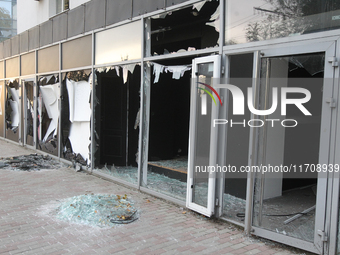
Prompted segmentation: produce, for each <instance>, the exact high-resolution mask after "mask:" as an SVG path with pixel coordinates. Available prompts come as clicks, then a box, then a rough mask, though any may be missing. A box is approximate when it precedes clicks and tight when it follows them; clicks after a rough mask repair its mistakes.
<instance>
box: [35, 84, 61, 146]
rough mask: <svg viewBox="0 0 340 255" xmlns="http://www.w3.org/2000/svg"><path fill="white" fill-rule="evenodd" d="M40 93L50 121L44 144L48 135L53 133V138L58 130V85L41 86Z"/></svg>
mask: <svg viewBox="0 0 340 255" xmlns="http://www.w3.org/2000/svg"><path fill="white" fill-rule="evenodd" d="M40 92H41V95H42V98H43V102H44V105H45V108H46V111H47V114H48V117H49V118H50V119H52V120H51V122H50V126H49V127H48V132H46V134H45V137H44V139H43V142H46V139H47V138H48V137H49V135H50V134H51V133H52V132H53V131H54V134H53V135H54V136H55V135H56V134H57V130H58V128H57V127H58V116H59V110H58V98H59V97H60V90H59V83H56V84H53V85H46V86H41V87H40Z"/></svg>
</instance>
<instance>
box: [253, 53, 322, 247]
mask: <svg viewBox="0 0 340 255" xmlns="http://www.w3.org/2000/svg"><path fill="white" fill-rule="evenodd" d="M324 61H325V59H324V54H309V55H300V56H292V57H280V58H263V59H262V68H261V85H260V109H269V108H270V107H271V106H272V92H273V87H276V88H278V89H279V90H281V89H282V88H292V87H300V88H305V89H307V90H309V91H310V93H311V100H310V101H309V102H307V103H305V104H304V106H305V107H306V108H307V109H308V111H310V112H311V114H312V115H311V116H308V115H307V116H306V115H304V114H303V113H302V112H301V111H300V109H299V108H297V107H296V106H295V105H294V104H289V105H287V115H286V116H281V112H280V110H281V109H278V110H276V111H275V112H274V113H273V114H271V119H279V120H283V119H294V120H295V121H297V123H298V125H297V126H296V127H294V128H287V127H283V126H282V125H280V124H279V125H275V126H274V127H273V126H272V125H271V124H270V125H269V124H266V125H265V126H264V127H262V128H259V134H260V141H262V142H261V143H260V144H259V149H258V151H259V155H258V158H259V159H258V160H259V162H258V164H262V165H267V166H268V165H271V166H280V165H283V166H290V165H297V166H299V165H304V164H318V163H319V160H318V159H319V144H320V129H321V110H322V96H323V75H324V74H323V72H324V70H323V68H324ZM288 98H301V93H289V95H288ZM257 118H261V117H257ZM262 118H263V120H265V119H264V117H262ZM278 123H279V122H278ZM286 124H287V125H292V123H290V124H288V123H286ZM317 177H318V175H317V173H316V172H314V173H313V172H307V173H302V174H300V173H292V174H290V173H285V172H282V171H279V172H275V173H266V174H261V173H258V174H256V181H255V199H254V218H253V224H254V225H255V226H258V227H261V228H265V229H268V230H271V231H274V232H277V233H281V234H283V235H287V236H291V237H295V238H299V239H302V240H306V241H310V242H313V240H314V225H315V204H316V190H317ZM301 213H302V214H301ZM297 214H299V216H300V217H298V218H297V219H295V220H294V221H291V222H289V221H288V222H286V220H289V219H291V218H292V217H293V216H295V215H297Z"/></svg>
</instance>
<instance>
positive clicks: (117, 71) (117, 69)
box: [115, 66, 120, 77]
mask: <svg viewBox="0 0 340 255" xmlns="http://www.w3.org/2000/svg"><path fill="white" fill-rule="evenodd" d="M119 68H120V67H119V66H115V69H116V74H117V76H118V77H119V76H120V74H119Z"/></svg>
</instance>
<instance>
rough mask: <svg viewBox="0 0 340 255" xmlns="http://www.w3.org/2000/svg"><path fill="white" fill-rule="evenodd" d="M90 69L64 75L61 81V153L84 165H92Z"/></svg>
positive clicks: (64, 156) (68, 158) (66, 157)
mask: <svg viewBox="0 0 340 255" xmlns="http://www.w3.org/2000/svg"><path fill="white" fill-rule="evenodd" d="M91 88H92V75H91V70H80V71H73V72H68V73H64V74H63V82H62V84H61V96H60V99H61V118H60V121H61V133H60V135H61V144H62V148H61V155H62V157H63V158H65V159H66V160H69V161H72V162H74V163H78V164H80V165H83V166H87V165H90V164H91V157H90V153H91V151H90V146H91V114H92V110H91V91H92V89H91Z"/></svg>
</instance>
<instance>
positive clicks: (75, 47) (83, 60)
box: [62, 35, 92, 69]
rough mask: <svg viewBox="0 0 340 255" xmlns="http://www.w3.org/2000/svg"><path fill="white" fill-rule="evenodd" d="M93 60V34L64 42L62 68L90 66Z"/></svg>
mask: <svg viewBox="0 0 340 255" xmlns="http://www.w3.org/2000/svg"><path fill="white" fill-rule="evenodd" d="M91 61H92V36H91V35H89V36H85V37H82V38H79V39H76V40H72V41H69V42H66V43H63V44H62V69H70V68H76V67H82V66H90V65H91V63H92V62H91Z"/></svg>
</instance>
